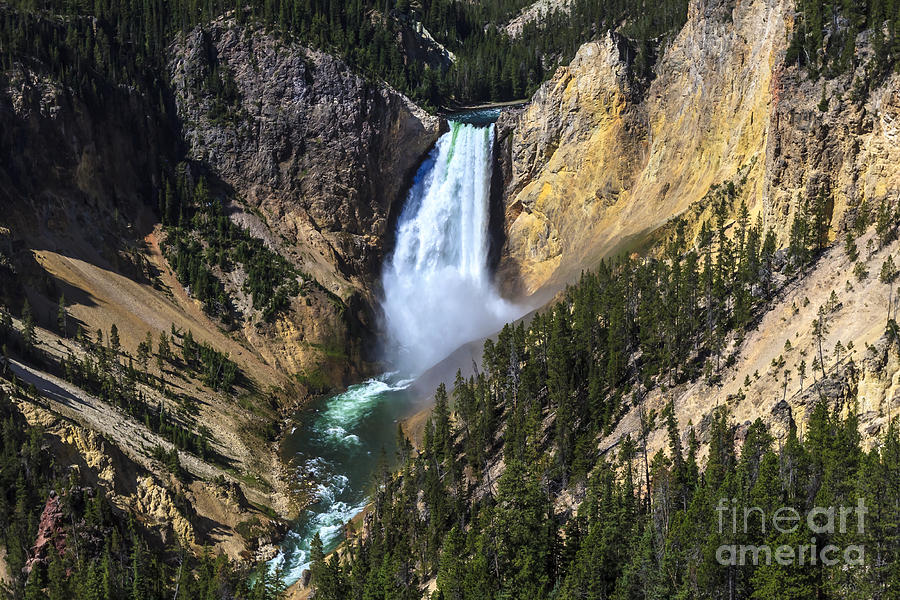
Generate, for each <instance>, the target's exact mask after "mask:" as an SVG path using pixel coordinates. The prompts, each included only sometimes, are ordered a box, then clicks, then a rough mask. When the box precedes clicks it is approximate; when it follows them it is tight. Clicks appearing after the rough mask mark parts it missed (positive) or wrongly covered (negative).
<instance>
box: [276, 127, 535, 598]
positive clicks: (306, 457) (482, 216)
mask: <svg viewBox="0 0 900 600" xmlns="http://www.w3.org/2000/svg"><path fill="white" fill-rule="evenodd" d="M493 143H494V126H493V125H488V126H481V127H479V126H475V125H470V124H464V123H459V122H452V121H451V122H450V131H449V132H447V133H446V134H444V135H443V136H442V137H441V138H440V139H439V140H438V142H437V144H436V145H435V147H434V149H433V150H432V152H431V153H430V154H429V156H428V158H427V159H426V160H425V162H424V163H423V164H422V166H421V167H420V168H419V170H418V172H417V173H416V177H415V180H414V182H413V184H412V187H411V188H410V191H409V194H408V196H407V199H406V203H405V205H404V207H403V210H402V212H401V215H400V218H399V220H398V223H397V232H396V239H395V248H394V252H393V254H392V255H391V256H390V257H389V259H388V260H387V261H386V262H385V265H384V270H383V274H382V282H383V287H384V299H383V302H382V306H381V308H382V312H383V318H384V322H383V326H384V331H385V335H386V339H385V340H384V347H385V352H386V354H387V356H386V359H387V362H388V363H389V364H391V365H392V366H394V368H396V369H398V372H395V373H390V374H386V375H383V376H381V377H378V378H375V379H371V380H369V381H367V382H365V383H362V384H359V385H355V386H351V387H350V388H349V389H348V390H347V391H346V392H344V393H342V394H338V395H336V396H332V397H331V398H328V399H325V400H324V401H322V402H320V403H318V405H317V407H314V408H313V409H310V410H307V411H305V412H304V413H302V414H300V415H298V425H297V428H296V429H295V430H294V431H293V432H292V434H291V435H290V436H289V437H288V438H287V439H286V440H285V445H284V449H283V450H284V452H285V453H286V454H287V455H288V456H290V457H291V459H292V461H293V463H294V464H295V465H296V466H297V471H298V477H299V478H301V479H308V478H310V477H312V478H313V479H314V481H315V483H316V485H317V492H316V497H317V502H316V503H315V504H313V505H312V506H310V507H309V509H307V510H306V512H305V514H304V515H302V516H301V519H300V522H299V523H298V524H297V526H296V528H295V529H294V530H293V531H292V532H291V533H289V534H288V537H287V539H286V540H285V542H284V544H283V545H282V551H281V552H280V553H279V555H278V557H277V558H275V559H274V560H273V561H272V563H270V564H271V566H272V567H273V568H274V567H282V568H283V569H284V573H283V576H284V578H285V580H286V581H287V582H288V583H293V582H294V581H296V580H297V579H299V578H300V577H301V575H302V572H303V570H304V569H307V568H309V551H310V544H311V542H312V539H313V537H314V536H315V535H316V534H318V535H319V536H320V537H321V538H322V541H323V543H324V546H325V550H326V552H328V551H330V550H331V549H333V548H334V547H336V545H337V544H338V543H340V540H341V539H342V534H343V524H344V523H345V522H346V521H348V520H349V519H350V518H351V517H352V516H353V515H354V514H356V513H357V512H359V511H360V510H362V508H363V507H364V506H365V505H366V503H367V490H368V487H369V484H370V483H371V477H372V473H373V472H374V471H375V467H376V465H377V462H378V457H379V455H380V454H381V452H382V450H384V451H386V453H387V455H388V456H391V455H393V451H394V447H395V442H396V437H395V436H396V431H397V425H396V424H397V421H398V420H400V419H403V418H405V417H407V416H409V415H410V414H411V412H413V411H414V410H416V409H418V408H419V407H420V402H419V401H418V399H415V398H412V397H411V396H412V394H409V393H408V392H407V387H408V386H409V385H410V383H411V382H412V379H413V378H415V376H417V375H419V374H421V373H422V372H423V371H425V370H426V369H428V368H429V367H431V366H432V365H434V364H435V363H437V362H439V361H440V360H442V359H443V358H445V357H446V356H447V355H449V354H450V353H451V352H453V350H455V349H456V348H458V347H459V346H461V345H463V344H465V343H467V342H470V341H472V340H476V339H479V338H481V337H483V336H485V335H490V334H492V333H494V332H495V331H497V329H499V328H500V327H501V326H502V325H503V323H505V322H507V321H510V320H513V319H515V318H517V317H519V316H521V315H522V314H523V313H524V312H525V309H524V308H523V307H521V306H516V305H514V304H512V303H510V302H507V301H505V300H503V299H502V298H501V297H500V296H499V294H498V293H497V291H496V289H495V287H494V285H493V282H492V279H491V273H490V269H489V265H488V249H489V244H490V240H489V233H488V222H489V219H490V205H489V202H490V183H491V163H492V155H493Z"/></svg>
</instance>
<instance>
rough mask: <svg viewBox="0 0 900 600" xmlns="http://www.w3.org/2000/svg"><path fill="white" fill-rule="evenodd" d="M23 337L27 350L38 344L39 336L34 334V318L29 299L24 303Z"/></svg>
mask: <svg viewBox="0 0 900 600" xmlns="http://www.w3.org/2000/svg"><path fill="white" fill-rule="evenodd" d="M22 337H23V338H24V340H25V348H26V350H28V349H31V348H33V347H34V345H35V344H37V336H36V335H35V332H34V317H33V316H32V314H31V304H29V303H28V298H25V301H24V302H23V303H22Z"/></svg>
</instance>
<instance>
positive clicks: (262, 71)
mask: <svg viewBox="0 0 900 600" xmlns="http://www.w3.org/2000/svg"><path fill="white" fill-rule="evenodd" d="M172 54H173V58H172V61H171V64H170V71H171V77H172V81H173V84H174V87H175V93H176V99H177V105H178V111H179V115H180V117H181V119H182V121H183V124H184V129H185V139H186V140H187V143H188V146H189V154H190V155H191V156H192V157H194V158H197V159H200V160H203V161H204V162H206V163H207V164H209V166H210V167H212V168H213V169H214V171H215V172H216V173H217V175H219V176H220V177H221V178H222V179H223V180H224V181H225V182H226V183H228V184H229V185H231V186H232V187H233V188H234V189H235V190H236V191H237V192H238V193H239V194H240V195H241V196H242V197H243V198H244V200H246V202H247V203H248V204H249V205H250V206H251V207H252V208H255V209H258V210H259V211H260V212H261V213H262V215H263V216H264V217H265V220H266V222H267V223H268V224H269V226H270V227H271V228H272V230H273V231H274V232H275V233H276V243H278V236H280V240H281V241H283V242H285V243H286V244H288V245H290V246H294V247H295V248H296V251H295V252H294V253H293V258H294V259H295V260H296V262H297V263H298V264H300V265H301V266H302V267H303V268H304V269H305V270H307V271H308V272H309V273H311V274H312V275H313V276H314V277H316V278H317V279H318V280H319V281H320V282H321V283H322V284H324V285H325V286H326V287H328V288H329V289H330V290H331V291H332V292H334V293H336V294H338V295H339V296H341V297H343V298H347V297H348V296H349V295H350V294H351V293H352V292H354V291H362V292H363V294H364V295H367V296H369V295H370V292H371V290H372V286H373V285H374V284H375V282H376V280H377V276H378V272H379V267H380V264H381V257H382V255H383V252H384V248H385V241H386V240H388V239H389V237H390V231H391V229H390V223H391V217H392V215H393V214H394V211H395V210H398V209H399V206H400V204H401V203H402V198H403V194H404V192H405V188H406V183H407V182H408V179H409V178H410V177H411V176H412V174H413V173H414V171H415V169H416V167H417V166H418V163H419V161H420V160H421V158H422V156H423V155H424V154H425V152H427V150H428V148H429V147H430V146H431V145H432V144H433V143H434V141H435V140H436V139H437V137H438V134H439V129H440V120H439V119H437V118H436V117H432V116H430V115H428V114H427V113H425V112H424V111H422V110H421V109H419V108H418V107H416V106H415V105H414V104H413V103H412V102H410V101H409V100H408V99H407V98H405V97H404V96H402V95H401V94H399V93H397V92H395V91H393V90H392V89H390V88H389V87H388V86H386V85H384V84H377V83H370V82H367V81H366V80H365V79H363V78H362V77H361V76H359V75H358V74H355V73H353V72H351V71H350V70H349V68H348V67H347V66H346V65H345V64H344V63H343V62H341V61H339V60H337V59H335V58H333V57H331V56H329V55H327V54H323V53H321V52H315V51H312V50H308V49H306V48H303V47H301V46H299V45H289V44H285V43H283V42H281V41H279V40H276V39H275V38H273V37H272V36H269V35H266V34H265V33H263V32H261V31H251V30H249V29H247V28H243V27H239V26H237V25H234V24H232V23H228V22H222V21H219V22H216V23H213V24H211V25H210V26H209V27H206V28H204V29H198V30H196V31H195V32H194V33H192V34H191V35H189V36H188V37H187V38H186V39H185V40H183V42H181V43H179V44H177V45H176V46H175V47H174V48H173V53H172ZM214 71H215V72H216V73H217V74H218V77H219V78H222V79H225V80H233V82H234V87H235V93H234V95H233V96H232V98H231V100H232V103H231V104H230V105H229V106H228V107H227V109H226V112H225V114H222V113H218V114H217V113H215V112H214V110H213V104H214V102H215V101H216V98H215V94H214V92H213V91H212V90H211V88H210V85H209V82H210V80H211V77H215V75H213V72H214ZM282 245H284V244H282Z"/></svg>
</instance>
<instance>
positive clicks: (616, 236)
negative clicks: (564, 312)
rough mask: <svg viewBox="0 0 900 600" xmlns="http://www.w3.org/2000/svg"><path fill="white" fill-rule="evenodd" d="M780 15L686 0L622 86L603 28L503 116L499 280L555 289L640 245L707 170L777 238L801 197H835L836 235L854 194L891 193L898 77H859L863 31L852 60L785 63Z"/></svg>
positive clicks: (775, 10)
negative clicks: (654, 53)
mask: <svg viewBox="0 0 900 600" xmlns="http://www.w3.org/2000/svg"><path fill="white" fill-rule="evenodd" d="M792 15H793V6H792V4H791V3H790V2H789V1H787V0H746V1H741V2H730V1H724V0H714V1H702V2H701V1H699V0H693V1H691V2H690V3H689V10H688V19H687V22H686V24H685V26H684V27H683V29H682V30H681V31H680V32H679V33H678V35H677V36H676V37H675V38H674V39H673V41H672V42H671V43H670V44H669V45H668V46H667V47H665V48H664V49H663V52H662V55H661V58H660V60H659V61H658V63H657V65H656V67H655V73H656V76H655V78H654V79H653V81H652V82H651V84H650V86H649V88H648V89H647V90H646V92H644V93H642V94H640V95H638V94H634V93H630V92H631V90H629V86H628V77H627V72H628V63H627V60H626V58H627V54H626V53H623V52H622V51H621V49H620V47H618V44H616V42H615V37H614V36H609V37H607V38H605V39H604V40H602V41H601V42H599V43H590V44H586V45H585V46H583V47H582V48H581V49H580V50H579V52H578V53H577V55H576V57H575V59H574V60H573V61H572V63H571V64H570V65H569V66H567V67H563V68H560V69H559V70H558V72H557V73H556V74H555V75H554V77H553V78H552V79H551V80H550V81H548V82H547V83H545V84H544V85H543V86H542V87H541V88H540V89H539V90H538V92H537V93H536V94H535V96H534V98H533V99H532V102H531V104H530V105H529V106H528V107H527V108H526V109H525V110H524V111H521V112H518V113H509V114H507V115H505V116H504V117H503V118H502V119H501V121H500V123H499V124H498V128H499V130H500V133H499V135H498V137H499V138H500V139H501V140H503V143H504V144H505V145H504V146H502V147H501V151H500V168H501V169H502V171H503V173H504V175H505V178H504V192H505V195H504V197H505V199H506V201H505V206H506V215H507V222H506V245H505V248H504V251H503V254H502V259H501V271H500V278H501V282H502V283H503V287H504V289H505V290H506V291H507V293H510V294H512V293H515V292H516V291H518V292H520V293H526V294H530V293H533V292H535V291H536V290H538V289H540V288H542V287H557V286H559V285H561V284H562V283H564V282H567V281H570V280H571V279H572V278H573V277H576V276H577V275H578V273H579V272H580V271H581V269H582V268H585V267H590V266H592V265H593V264H595V263H596V262H597V260H599V259H600V258H601V257H603V256H609V255H611V254H616V253H619V252H622V251H628V250H631V249H633V248H637V247H639V246H640V244H641V243H642V241H643V240H644V239H646V237H647V236H648V235H649V234H650V233H652V232H653V231H655V230H657V229H658V228H659V227H660V226H662V225H664V224H665V223H666V221H667V220H669V219H671V218H673V217H675V216H678V215H680V214H682V213H684V211H685V210H686V209H687V208H688V207H690V206H691V205H695V206H697V205H699V206H700V207H701V208H702V203H703V200H704V198H705V197H706V196H707V194H708V193H709V191H710V189H711V187H712V186H714V185H717V184H723V183H727V182H734V183H736V184H740V185H739V186H738V188H739V199H738V202H739V201H740V200H743V201H745V202H746V204H747V206H748V208H749V209H750V212H751V215H755V214H761V215H762V216H763V218H764V222H765V224H766V225H767V226H770V227H772V228H773V229H774V230H775V232H776V234H777V235H778V236H779V238H780V240H779V241H781V242H784V241H785V240H786V238H787V236H788V232H789V229H790V223H791V222H792V220H793V216H794V214H795V213H796V211H797V210H798V208H799V207H800V206H801V205H802V203H803V200H804V199H807V198H811V197H814V196H815V195H817V194H819V193H823V194H825V195H826V196H827V197H829V198H830V199H831V200H832V201H831V202H829V203H828V208H829V209H830V211H831V222H832V228H831V230H832V233H834V232H835V231H837V230H838V229H839V228H840V226H841V224H842V223H843V220H844V218H845V215H846V214H848V211H852V210H853V209H854V208H855V207H856V206H857V205H859V203H860V202H862V200H867V201H868V202H869V203H870V205H872V204H876V205H877V203H879V202H880V201H881V199H882V198H885V197H892V196H891V194H893V195H896V194H897V193H898V190H900V171H898V170H897V169H896V168H895V167H896V164H898V160H900V144H898V143H897V141H898V139H900V78H898V77H897V76H896V75H894V76H892V77H891V78H889V79H888V80H886V81H884V82H881V83H879V84H878V85H876V86H875V88H874V89H871V90H868V89H866V88H865V86H864V85H862V84H861V83H860V82H864V81H866V80H867V76H866V69H867V61H868V60H869V58H870V57H871V52H870V51H869V50H867V45H866V34H865V33H863V34H861V38H860V43H861V48H862V50H861V51H860V52H858V53H857V61H856V70H855V71H850V72H848V73H846V74H843V75H841V76H839V77H836V78H834V79H831V80H828V81H827V82H826V81H824V80H822V79H818V80H810V79H809V78H808V74H807V72H806V70H805V69H800V68H798V67H797V65H793V64H785V63H784V56H785V49H786V43H787V40H789V39H790V36H791V28H792V26H793V18H792ZM823 89H824V98H825V102H823Z"/></svg>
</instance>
